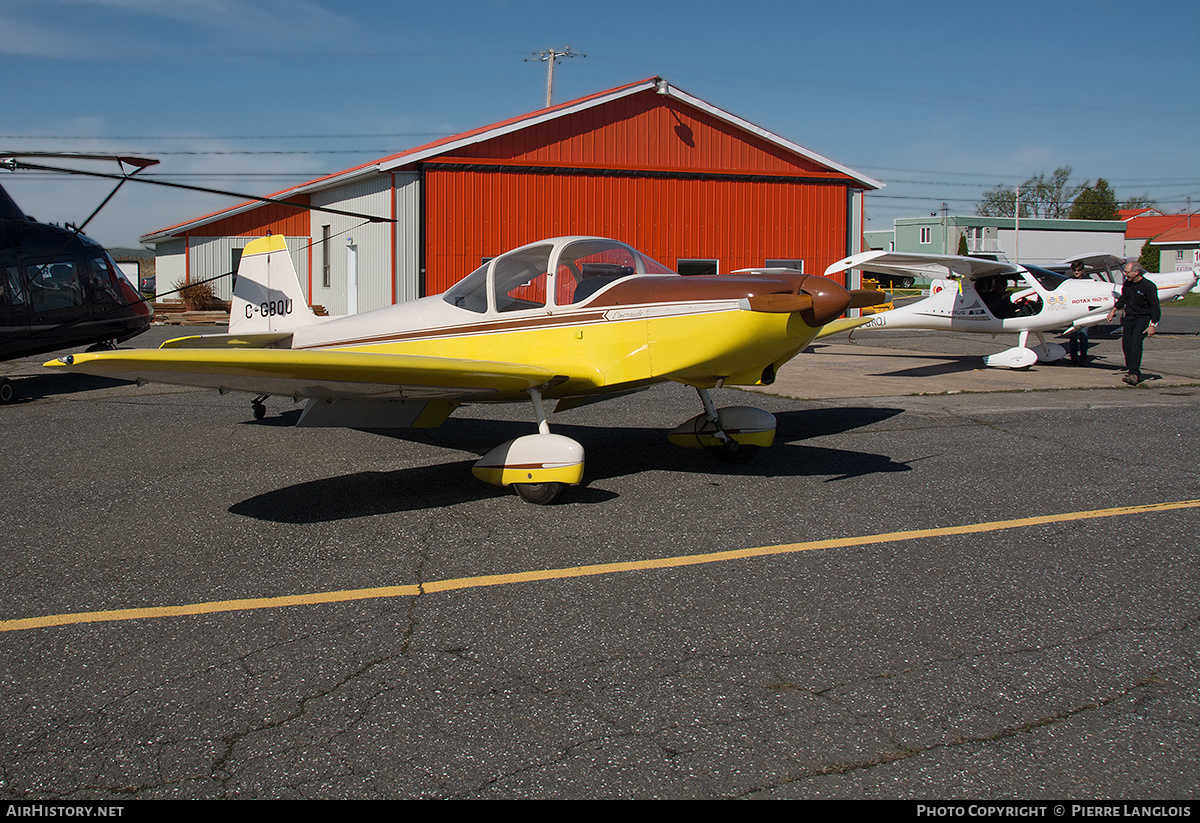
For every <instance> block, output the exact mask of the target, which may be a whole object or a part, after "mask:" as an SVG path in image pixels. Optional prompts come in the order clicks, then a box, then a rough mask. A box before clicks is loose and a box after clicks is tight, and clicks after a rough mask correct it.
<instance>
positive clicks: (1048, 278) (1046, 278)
mask: <svg viewBox="0 0 1200 823" xmlns="http://www.w3.org/2000/svg"><path fill="white" fill-rule="evenodd" d="M1025 269H1026V271H1028V272H1029V273H1030V274H1031V275H1032V276H1033V277H1034V278H1036V279H1037V281H1038V282H1039V283H1041V284H1042V286H1043V288H1045V289H1047V290H1048V291H1054V290H1055V289H1057V288H1058V287H1059V286H1061V285H1062V284H1063V283H1065V282H1066V280H1067V278H1066V277H1063V276H1062V275H1061V274H1055V273H1054V272H1052V271H1050V270H1049V269H1043V268H1041V267H1039V266H1026V267H1025Z"/></svg>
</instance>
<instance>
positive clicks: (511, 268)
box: [493, 245, 553, 311]
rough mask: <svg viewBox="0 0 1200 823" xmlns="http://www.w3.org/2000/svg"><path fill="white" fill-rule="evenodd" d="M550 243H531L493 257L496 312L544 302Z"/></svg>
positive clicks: (535, 306) (538, 305) (527, 307)
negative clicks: (526, 247)
mask: <svg viewBox="0 0 1200 823" xmlns="http://www.w3.org/2000/svg"><path fill="white" fill-rule="evenodd" d="M552 248H553V247H552V246H549V245H545V246H533V247H532V248H528V249H518V250H517V251H515V252H510V253H508V254H504V255H501V256H500V257H498V258H496V265H495V271H494V272H493V277H494V278H495V283H496V287H495V294H496V311H523V310H525V309H539V308H541V307H543V306H545V305H546V281H547V280H548V279H549V277H550V275H549V274H548V269H549V267H550V250H551V249H552Z"/></svg>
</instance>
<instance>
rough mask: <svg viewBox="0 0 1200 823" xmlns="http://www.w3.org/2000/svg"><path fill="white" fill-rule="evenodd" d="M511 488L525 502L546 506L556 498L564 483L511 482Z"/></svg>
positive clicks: (564, 485)
mask: <svg viewBox="0 0 1200 823" xmlns="http://www.w3.org/2000/svg"><path fill="white" fill-rule="evenodd" d="M512 487H513V489H514V490H515V491H516V493H517V495H518V496H520V498H521V499H522V500H524V501H525V502H526V503H533V504H534V505H535V506H548V505H550V504H551V503H553V502H554V501H555V500H557V499H558V496H559V495H560V494H562V492H563V489H565V488H566V487H567V484H566V483H513V484H512Z"/></svg>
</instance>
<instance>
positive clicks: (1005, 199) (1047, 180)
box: [975, 166, 1086, 219]
mask: <svg viewBox="0 0 1200 823" xmlns="http://www.w3.org/2000/svg"><path fill="white" fill-rule="evenodd" d="M1070 177H1071V167H1070V166H1061V167H1060V168H1057V169H1055V170H1054V172H1053V173H1052V174H1051V175H1050V176H1049V177H1047V176H1046V175H1045V174H1039V175H1036V176H1034V177H1030V178H1029V179H1028V180H1026V181H1025V182H1024V183H1022V184H1021V185H1020V187H1019V190H1017V189H1012V188H1010V187H1009V186H1004V185H1000V186H997V187H996V188H994V189H991V190H990V191H986V192H984V193H983V197H982V198H981V199H980V201H979V204H978V205H977V206H976V207H975V213H976V214H978V215H980V216H982V217H1013V216H1015V215H1016V211H1017V202H1018V200H1019V201H1020V204H1021V214H1020V216H1021V217H1047V218H1051V219H1059V218H1063V217H1066V216H1067V214H1068V212H1069V211H1070V210H1071V203H1072V201H1074V200H1075V198H1076V196H1078V195H1079V193H1080V192H1081V191H1083V190H1084V188H1085V186H1086V184H1081V185H1078V186H1069V185H1067V181H1068V180H1069V179H1070Z"/></svg>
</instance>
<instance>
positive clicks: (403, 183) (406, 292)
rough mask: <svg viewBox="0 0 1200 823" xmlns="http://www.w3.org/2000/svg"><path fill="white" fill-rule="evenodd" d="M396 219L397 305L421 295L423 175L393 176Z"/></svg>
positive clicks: (409, 173) (410, 173) (405, 174)
mask: <svg viewBox="0 0 1200 823" xmlns="http://www.w3.org/2000/svg"><path fill="white" fill-rule="evenodd" d="M392 177H393V184H392V185H393V190H394V191H395V209H396V211H395V214H394V217H395V218H396V224H395V233H396V271H395V278H396V302H397V303H406V302H408V301H409V300H416V299H417V298H418V297H420V296H421V282H422V277H421V176H420V175H419V174H417V173H416V172H399V173H396V174H393V175H392Z"/></svg>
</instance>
